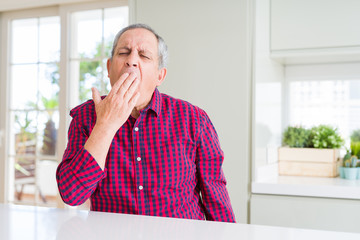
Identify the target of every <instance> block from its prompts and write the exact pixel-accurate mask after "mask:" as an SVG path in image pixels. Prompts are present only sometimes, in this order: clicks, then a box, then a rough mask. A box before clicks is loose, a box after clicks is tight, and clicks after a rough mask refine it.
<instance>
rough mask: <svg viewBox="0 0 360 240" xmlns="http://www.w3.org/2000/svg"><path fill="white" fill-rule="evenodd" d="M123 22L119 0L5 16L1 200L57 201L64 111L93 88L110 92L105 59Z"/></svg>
mask: <svg viewBox="0 0 360 240" xmlns="http://www.w3.org/2000/svg"><path fill="white" fill-rule="evenodd" d="M128 18H129V16H128V7H127V6H126V2H122V1H120V2H119V1H110V2H101V3H87V4H74V5H64V6H59V7H56V8H42V9H33V10H28V11H27V10H26V11H25V10H24V11H19V12H11V13H10V12H9V13H4V14H3V18H2V23H3V25H2V26H3V28H2V29H1V30H2V36H4V37H3V39H5V41H3V42H2V44H4V45H5V46H6V47H4V46H3V47H2V49H9V51H4V55H3V56H2V62H3V63H5V64H3V65H4V66H8V67H6V68H2V71H3V70H4V71H3V72H2V74H1V81H2V86H6V88H7V89H9V91H6V94H3V95H2V96H1V97H0V98H1V103H0V104H2V105H1V108H0V110H1V109H4V110H5V111H4V114H2V117H4V118H6V121H5V123H6V124H2V125H1V126H0V128H1V129H0V132H3V133H4V136H5V137H6V140H5V148H4V150H2V149H0V150H1V156H4V158H5V162H6V164H5V166H6V169H7V170H6V174H4V175H5V176H0V177H1V181H0V185H1V188H3V189H5V192H6V194H5V199H6V200H5V201H7V202H12V203H17V204H32V205H45V206H56V205H57V203H59V202H61V201H59V200H58V199H57V197H56V195H57V192H58V190H57V186H56V180H55V171H56V168H57V165H58V162H59V161H61V157H62V153H63V150H64V148H65V147H66V139H67V129H68V123H69V116H68V114H69V110H70V109H71V108H72V107H74V106H76V105H78V104H80V103H82V102H84V101H86V100H88V99H91V87H92V86H95V87H97V88H98V89H99V91H100V92H101V93H102V94H106V93H107V92H108V90H109V89H110V85H109V80H108V78H107V70H106V61H107V59H108V57H109V56H110V50H111V47H112V41H113V39H114V37H115V34H116V33H117V32H118V31H119V30H121V29H122V28H123V27H125V26H127V25H128ZM5 53H6V54H5ZM3 115H4V116H3ZM0 123H1V121H0ZM4 126H5V127H4ZM0 197H1V194H0Z"/></svg>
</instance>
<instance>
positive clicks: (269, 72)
mask: <svg viewBox="0 0 360 240" xmlns="http://www.w3.org/2000/svg"><path fill="white" fill-rule="evenodd" d="M255 9H256V10H255V35H254V105H253V109H254V126H253V128H254V137H253V143H254V148H253V151H254V152H253V155H252V156H253V159H254V160H253V161H254V162H253V166H254V168H253V176H254V177H253V180H255V181H257V180H260V179H264V178H268V177H271V176H274V175H277V148H278V146H279V145H280V144H281V132H282V123H283V117H282V116H283V115H284V114H283V111H284V107H283V103H284V100H283V91H284V66H283V65H282V64H280V63H278V62H276V61H274V60H272V59H270V57H269V52H270V0H256V7H255Z"/></svg>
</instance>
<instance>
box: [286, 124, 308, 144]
mask: <svg viewBox="0 0 360 240" xmlns="http://www.w3.org/2000/svg"><path fill="white" fill-rule="evenodd" d="M309 135H310V131H309V130H307V129H305V128H303V127H301V126H300V127H290V126H289V127H288V128H287V129H286V130H285V132H284V134H283V141H282V143H283V145H287V146H289V147H299V148H302V147H308V138H309Z"/></svg>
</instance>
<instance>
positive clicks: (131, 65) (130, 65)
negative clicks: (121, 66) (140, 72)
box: [126, 61, 138, 67]
mask: <svg viewBox="0 0 360 240" xmlns="http://www.w3.org/2000/svg"><path fill="white" fill-rule="evenodd" d="M126 66H128V67H137V66H138V64H137V63H135V62H133V63H132V62H130V61H128V62H126Z"/></svg>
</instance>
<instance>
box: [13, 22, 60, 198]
mask: <svg viewBox="0 0 360 240" xmlns="http://www.w3.org/2000/svg"><path fill="white" fill-rule="evenodd" d="M10 26H11V27H10V29H11V42H12V45H11V58H10V59H11V60H10V67H9V68H10V71H9V72H10V89H11V91H10V106H9V112H8V117H9V118H10V121H9V123H10V129H9V130H10V134H9V137H10V141H9V142H10V146H9V147H10V148H9V155H8V161H9V163H10V164H9V165H10V166H13V168H12V169H13V171H11V172H10V179H11V181H9V182H10V186H9V187H10V188H11V187H14V189H13V190H12V191H11V192H14V194H10V195H9V200H10V201H13V202H25V203H37V202H39V201H40V198H41V202H42V203H48V204H50V205H51V201H49V200H50V199H49V197H47V198H46V197H45V195H47V196H55V195H56V182H55V178H54V177H52V176H51V175H49V174H48V173H55V168H56V166H57V152H56V139H57V129H58V125H59V124H58V123H59V111H58V102H59V84H58V83H59V74H58V70H57V69H58V68H57V66H58V65H59V60H60V58H59V57H60V54H59V53H60V18H59V17H58V16H50V17H38V18H27V19H16V20H13V21H11V24H10ZM53 200H54V199H53ZM54 203H56V202H55V201H53V202H52V204H53V205H54Z"/></svg>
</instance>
